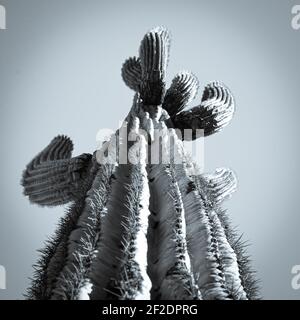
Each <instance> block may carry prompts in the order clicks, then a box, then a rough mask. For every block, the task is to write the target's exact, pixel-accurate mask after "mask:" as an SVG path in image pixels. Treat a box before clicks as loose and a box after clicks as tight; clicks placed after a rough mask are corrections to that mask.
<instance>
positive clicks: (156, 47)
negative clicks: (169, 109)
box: [140, 27, 170, 105]
mask: <svg viewBox="0 0 300 320" xmlns="http://www.w3.org/2000/svg"><path fill="white" fill-rule="evenodd" d="M169 44H170V37H169V33H168V31H167V30H166V29H164V28H162V27H158V28H155V29H153V30H151V31H150V32H148V33H147V34H146V35H145V36H144V38H143V40H142V42H141V45H140V61H141V68H142V79H141V86H140V94H141V98H142V100H143V103H144V104H145V105H160V104H161V103H162V100H163V96H164V94H165V77H166V68H167V64H168V58H169Z"/></svg>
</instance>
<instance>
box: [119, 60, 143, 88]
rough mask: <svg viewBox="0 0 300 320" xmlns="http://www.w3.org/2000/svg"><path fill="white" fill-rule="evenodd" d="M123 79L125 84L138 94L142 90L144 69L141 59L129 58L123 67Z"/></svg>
mask: <svg viewBox="0 0 300 320" xmlns="http://www.w3.org/2000/svg"><path fill="white" fill-rule="evenodd" d="M121 74H122V78H123V80H124V82H125V84H126V85H127V86H128V87H129V88H130V89H132V90H134V91H136V92H138V91H139V89H140V83H141V77H142V67H141V63H140V59H139V58H136V57H130V58H128V59H127V60H126V61H125V62H124V64H123V66H122V71H121Z"/></svg>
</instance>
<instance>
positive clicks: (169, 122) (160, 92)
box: [22, 27, 258, 300]
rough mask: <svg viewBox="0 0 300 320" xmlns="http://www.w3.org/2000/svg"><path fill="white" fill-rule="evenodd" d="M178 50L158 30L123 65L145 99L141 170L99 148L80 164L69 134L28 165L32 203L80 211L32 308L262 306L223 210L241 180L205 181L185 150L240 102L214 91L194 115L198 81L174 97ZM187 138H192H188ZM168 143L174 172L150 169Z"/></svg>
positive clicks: (136, 155)
mask: <svg viewBox="0 0 300 320" xmlns="http://www.w3.org/2000/svg"><path fill="white" fill-rule="evenodd" d="M169 49H170V36H169V32H168V31H167V30H166V29H165V28H162V27H158V28H155V29H153V30H151V31H149V32H148V33H147V34H146V35H145V36H144V38H143V40H142V42H141V45H140V50H139V56H138V57H131V58H129V59H128V60H126V61H125V63H124V64H123V67H122V77H123V80H124V82H125V83H126V85H127V86H128V87H129V88H131V89H132V90H134V91H135V96H134V101H133V106H132V108H131V110H130V112H129V114H128V116H127V118H126V123H128V128H127V130H128V132H129V134H132V135H135V137H136V138H137V139H136V141H139V149H138V152H135V151H132V150H131V149H130V150H131V151H129V153H128V157H129V158H130V157H131V156H132V159H135V161H136V162H135V163H132V162H128V163H120V162H119V161H115V162H107V163H104V162H102V161H100V158H101V157H100V158H99V156H98V155H99V153H98V151H99V150H98V151H95V152H94V153H93V154H82V155H80V156H77V157H72V155H71V154H72V149H73V144H72V142H71V140H70V139H69V138H68V137H65V136H58V137H56V138H54V139H53V140H52V141H51V142H50V144H49V145H48V146H47V147H46V148H45V149H44V150H43V151H41V152H40V153H39V154H38V155H37V156H36V157H35V158H34V159H33V160H32V161H31V162H30V163H29V164H28V165H27V167H26V169H25V171H24V173H23V177H22V185H23V187H24V194H25V195H26V196H28V197H29V200H30V201H31V202H32V203H36V204H39V205H41V206H57V205H62V204H67V203H70V206H69V209H68V210H67V212H66V215H65V216H64V217H63V218H62V219H61V221H60V223H59V226H58V227H57V231H56V233H55V235H54V236H53V237H52V238H51V239H50V240H48V242H47V243H46V245H45V248H44V249H43V250H41V257H40V260H39V261H38V262H37V264H36V265H35V274H34V279H33V281H32V285H31V287H30V288H29V289H28V292H27V294H26V295H27V297H28V298H29V299H64V300H78V299H95V300H97V299H120V300H122V299H123V300H124V299H198V300H201V299H209V300H213V299H226V300H232V299H233V300H239V299H256V298H258V291H257V282H256V280H255V276H254V272H253V270H252V269H251V266H250V262H249V257H248V256H247V254H246V252H245V245H244V243H243V242H242V241H241V238H240V237H239V236H238V235H237V233H236V231H235V230H234V229H233V228H232V227H231V225H230V222H229V219H228V217H227V213H226V212H225V210H224V209H222V208H221V206H222V203H223V201H224V200H225V199H227V198H229V197H230V196H231V195H232V193H233V192H234V191H235V189H236V178H235V175H234V174H233V172H232V171H231V170H229V169H224V168H221V169H217V170H216V172H215V173H212V174H200V173H199V170H197V165H196V164H194V163H193V162H192V161H191V160H190V157H189V156H188V155H187V153H186V152H185V150H184V147H183V139H190V140H194V139H197V138H198V137H199V132H201V131H199V130H198V129H202V130H203V131H202V132H204V136H208V135H211V134H213V133H216V132H218V131H220V130H221V129H222V128H223V127H224V126H226V125H227V124H228V123H229V122H230V120H231V118H232V116H233V113H234V99H233V96H232V94H231V92H230V91H229V89H228V88H227V87H226V86H225V85H223V84H222V83H220V82H212V83H210V84H208V85H207V86H206V87H205V89H204V92H203V95H202V99H201V101H200V103H199V104H198V106H196V107H193V108H190V107H189V106H190V103H191V102H192V101H193V99H194V98H195V96H196V94H197V91H198V80H197V78H196V77H195V75H193V74H192V73H189V72H186V71H183V72H180V73H178V74H177V75H176V76H175V78H174V79H173V81H172V83H171V85H170V87H169V89H166V69H167V64H168V59H169ZM140 129H143V132H146V133H147V135H148V136H149V137H150V139H146V136H145V135H144V134H141V130H140ZM155 129H159V132H160V133H161V134H162V139H159V138H157V137H156V136H155ZM185 129H190V130H191V132H192V135H191V136H189V137H185V135H183V134H181V133H183V132H184V130H185ZM119 130H120V129H119ZM119 130H118V132H117V133H116V135H114V137H112V139H111V140H110V141H108V142H107V143H106V144H105V145H106V147H107V145H110V144H111V145H113V140H114V139H117V137H118V135H119ZM171 142H172V143H171ZM156 145H157V146H158V147H159V146H162V148H163V147H164V146H165V145H168V146H170V149H171V151H170V153H169V154H170V161H169V162H167V163H166V162H163V161H158V162H153V161H149V159H148V158H147V154H148V153H147V151H149V148H153V147H155V146H156ZM129 147H130V145H129V146H128V150H129ZM103 148H104V146H103V147H102V149H103ZM102 149H100V154H101V150H102ZM112 149H113V148H112ZM114 151H115V153H116V154H117V153H118V150H114ZM130 152H131V153H132V154H131V153H130ZM175 156H176V157H177V158H178V157H179V158H180V159H181V160H182V161H181V162H180V163H177V162H176V161H174V160H175ZM151 160H152V159H151Z"/></svg>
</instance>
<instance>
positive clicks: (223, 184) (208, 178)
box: [194, 168, 237, 206]
mask: <svg viewBox="0 0 300 320" xmlns="http://www.w3.org/2000/svg"><path fill="white" fill-rule="evenodd" d="M194 179H195V182H196V183H197V184H198V188H199V189H202V190H203V193H206V196H207V198H208V201H210V203H211V204H212V205H214V206H215V205H220V204H221V203H222V202H223V201H225V200H227V199H229V198H231V196H232V194H233V193H234V192H235V191H236V189H237V178H236V175H235V173H234V172H233V171H232V170H230V169H227V168H218V169H216V170H215V172H214V173H212V174H201V175H197V176H195V177H194Z"/></svg>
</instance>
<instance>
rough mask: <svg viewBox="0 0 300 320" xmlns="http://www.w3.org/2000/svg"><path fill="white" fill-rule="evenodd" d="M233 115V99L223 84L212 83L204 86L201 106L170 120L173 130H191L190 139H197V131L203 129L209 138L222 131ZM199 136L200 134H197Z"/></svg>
mask: <svg viewBox="0 0 300 320" xmlns="http://www.w3.org/2000/svg"><path fill="white" fill-rule="evenodd" d="M233 114H234V99H233V96H232V94H231V92H230V91H229V89H227V88H226V87H225V86H224V85H223V84H220V83H219V82H213V83H210V84H208V85H207V86H206V88H205V90H204V93H203V96H202V101H201V104H200V105H199V106H197V107H194V108H192V109H190V110H186V111H182V112H181V113H179V114H177V115H176V116H174V117H173V118H172V123H173V127H174V128H178V129H180V130H181V131H182V132H183V130H184V129H192V130H193V134H192V139H193V140H194V139H197V138H198V137H199V136H198V135H197V129H203V130H204V135H205V136H209V135H211V134H213V133H216V132H218V131H220V130H221V129H223V128H224V127H225V126H226V125H227V124H228V123H229V122H230V121H231V119H232V117H233ZM199 134H201V132H199ZM182 136H183V135H182Z"/></svg>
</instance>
